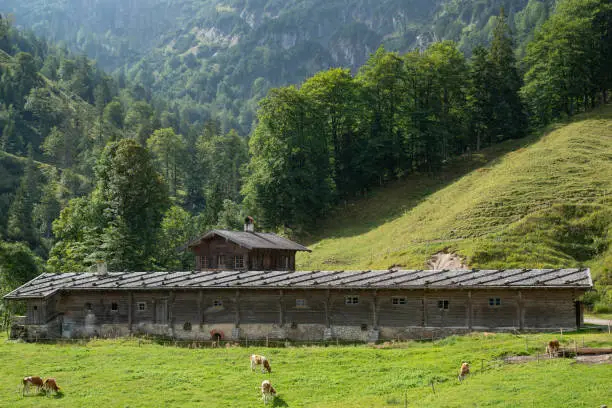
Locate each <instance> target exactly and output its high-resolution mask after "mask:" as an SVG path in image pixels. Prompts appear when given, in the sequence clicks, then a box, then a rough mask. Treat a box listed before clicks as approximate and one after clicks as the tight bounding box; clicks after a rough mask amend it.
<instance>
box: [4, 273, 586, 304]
mask: <svg viewBox="0 0 612 408" xmlns="http://www.w3.org/2000/svg"><path fill="white" fill-rule="evenodd" d="M592 286H593V281H592V280H591V274H590V271H589V269H499V270H478V269H472V270H395V269H392V270H378V271H202V272H110V273H107V274H105V275H98V274H94V273H84V272H83V273H61V274H53V273H45V274H42V275H40V276H38V277H37V278H35V279H33V280H31V281H30V282H28V283H26V284H25V285H23V286H21V287H19V288H17V289H15V290H14V291H12V292H11V293H9V294H8V295H6V296H4V298H5V299H25V298H41V297H47V296H50V295H52V294H54V293H56V292H57V291H59V290H71V291H72V290H128V289H129V290H158V289H201V288H208V289H209V288H252V289H255V288H277V289H281V288H285V289H290V288H311V289H326V288H333V289H344V288H346V289H354V288H371V289H377V288H378V289H390V288H391V289H398V288H407V289H419V288H438V289H457V288H474V289H478V288H525V287H529V288H530V287H546V288H583V289H588V288H591V287H592Z"/></svg>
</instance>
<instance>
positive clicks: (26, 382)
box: [21, 376, 43, 395]
mask: <svg viewBox="0 0 612 408" xmlns="http://www.w3.org/2000/svg"><path fill="white" fill-rule="evenodd" d="M31 386H35V387H36V392H37V393H38V392H40V389H41V388H42V387H43V379H42V378H40V377H38V376H31V377H23V389H22V390H21V394H22V395H25V393H26V391H27V392H28V394H29V393H30V387H31Z"/></svg>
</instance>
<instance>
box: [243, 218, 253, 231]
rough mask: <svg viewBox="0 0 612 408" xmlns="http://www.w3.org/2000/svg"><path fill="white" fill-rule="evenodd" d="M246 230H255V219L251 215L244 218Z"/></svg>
mask: <svg viewBox="0 0 612 408" xmlns="http://www.w3.org/2000/svg"><path fill="white" fill-rule="evenodd" d="M244 232H255V220H254V219H253V217H251V216H250V215H249V216H247V217H246V218H245V219H244Z"/></svg>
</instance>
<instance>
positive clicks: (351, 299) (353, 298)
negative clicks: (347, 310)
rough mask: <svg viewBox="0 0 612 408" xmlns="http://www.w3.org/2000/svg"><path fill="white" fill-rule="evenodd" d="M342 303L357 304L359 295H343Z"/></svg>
mask: <svg viewBox="0 0 612 408" xmlns="http://www.w3.org/2000/svg"><path fill="white" fill-rule="evenodd" d="M344 304H346V305H357V304H359V296H345V297H344Z"/></svg>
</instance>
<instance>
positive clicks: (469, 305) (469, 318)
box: [466, 290, 474, 330]
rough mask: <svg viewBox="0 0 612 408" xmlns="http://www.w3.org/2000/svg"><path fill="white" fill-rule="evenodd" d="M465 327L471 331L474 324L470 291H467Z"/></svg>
mask: <svg viewBox="0 0 612 408" xmlns="http://www.w3.org/2000/svg"><path fill="white" fill-rule="evenodd" d="M466 319H467V324H466V325H467V327H468V329H469V330H472V326H473V325H474V323H473V322H472V291H471V290H468V301H467V316H466Z"/></svg>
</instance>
